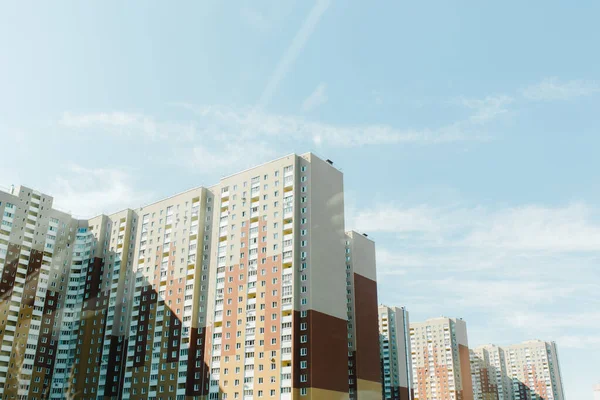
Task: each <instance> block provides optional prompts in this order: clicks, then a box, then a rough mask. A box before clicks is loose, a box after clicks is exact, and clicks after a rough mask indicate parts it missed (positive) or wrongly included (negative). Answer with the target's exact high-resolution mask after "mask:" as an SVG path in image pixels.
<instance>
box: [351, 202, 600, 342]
mask: <svg viewBox="0 0 600 400" xmlns="http://www.w3.org/2000/svg"><path fill="white" fill-rule="evenodd" d="M353 214H354V216H353V217H352V218H351V219H350V221H349V224H350V227H351V228H354V229H359V230H364V231H366V232H367V233H370V234H371V236H372V237H374V238H375V240H376V241H377V243H378V245H377V269H378V276H379V286H380V289H381V291H380V293H382V294H383V296H382V299H381V300H382V301H384V302H390V301H392V302H396V303H398V304H406V305H407V306H408V307H409V310H414V311H415V312H416V314H414V315H418V317H416V318H418V319H420V318H425V317H429V316H433V315H440V314H446V315H448V314H450V315H458V316H462V317H465V318H466V319H467V321H468V322H469V324H470V330H469V341H470V342H473V343H484V342H490V341H492V342H497V343H503V344H508V343H510V342H518V341H522V340H526V339H532V338H540V339H544V340H558V341H559V346H561V347H575V346H576V342H577V338H581V340H582V342H584V343H588V344H589V345H590V346H591V348H598V347H597V341H596V339H595V337H594V334H595V332H598V330H599V329H600V317H599V315H598V311H597V310H598V307H599V306H600V300H598V299H597V293H599V292H600V285H599V284H598V283H597V277H598V275H597V265H598V262H599V261H600V220H599V214H598V210H597V209H595V208H593V207H591V206H589V205H587V204H585V203H570V204H564V205H562V206H548V205H543V204H524V205H520V206H512V207H507V206H496V207H493V206H483V205H479V206H478V205H471V204H463V203H461V202H460V201H455V202H454V203H451V204H448V205H440V204H434V203H423V204H410V205H399V204H394V203H385V204H380V205H377V206H373V207H371V208H369V209H366V210H362V211H358V212H357V211H356V210H354V211H353ZM399 288H401V290H400V289H399ZM424 293H426V295H424ZM490 316H493V318H492V317H490ZM416 318H414V320H417V319H416ZM481 321H486V322H485V323H483V322H481ZM471 327H473V328H474V329H471ZM473 332H475V333H476V334H479V336H476V335H472V333H473ZM565 332H568V334H566V335H565ZM563 341H564V342H565V343H563Z"/></svg>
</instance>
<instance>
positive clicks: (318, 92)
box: [302, 83, 327, 112]
mask: <svg viewBox="0 0 600 400" xmlns="http://www.w3.org/2000/svg"><path fill="white" fill-rule="evenodd" d="M325 90H326V85H325V84H324V83H320V84H319V85H318V86H317V87H316V88H315V90H314V91H313V92H312V93H311V94H310V96H308V97H307V98H306V99H304V102H303V103H302V111H304V112H307V111H310V110H312V109H314V108H316V107H318V106H320V105H322V104H325V103H326V102H327V93H325Z"/></svg>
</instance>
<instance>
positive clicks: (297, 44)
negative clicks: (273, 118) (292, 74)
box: [258, 0, 331, 108]
mask: <svg viewBox="0 0 600 400" xmlns="http://www.w3.org/2000/svg"><path fill="white" fill-rule="evenodd" d="M330 4H331V0H317V1H316V3H315V5H314V6H313V8H312V9H311V10H310V12H309V14H308V16H307V17H306V19H305V20H304V23H303V24H302V27H301V28H300V30H298V32H297V33H296V36H295V37H294V39H293V40H292V43H291V44H290V46H289V47H288V48H287V50H286V51H285V54H284V55H283V57H282V58H281V60H279V63H278V64H277V67H276V68H275V72H273V74H272V75H271V78H270V79H269V82H268V83H267V86H266V87H265V90H264V91H263V93H262V95H261V97H260V100H259V102H258V107H259V108H263V107H264V106H266V105H267V104H269V102H270V101H271V97H273V94H274V93H275V91H276V90H277V87H278V86H279V83H280V82H281V81H282V80H283V79H284V78H285V76H286V75H287V73H288V71H289V69H290V67H291V66H292V65H293V64H294V62H295V61H296V59H297V58H298V56H299V55H300V53H301V52H302V49H303V48H304V46H305V45H306V43H307V42H308V39H309V38H310V36H311V35H312V33H313V31H314V30H315V28H316V27H317V25H318V23H319V21H320V20H321V17H322V16H323V14H325V11H327V9H328V8H329V6H330Z"/></svg>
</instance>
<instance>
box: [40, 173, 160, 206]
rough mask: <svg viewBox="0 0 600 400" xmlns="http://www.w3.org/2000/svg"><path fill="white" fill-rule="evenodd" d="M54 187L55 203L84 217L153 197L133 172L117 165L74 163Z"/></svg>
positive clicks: (140, 202)
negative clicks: (138, 187)
mask: <svg viewBox="0 0 600 400" xmlns="http://www.w3.org/2000/svg"><path fill="white" fill-rule="evenodd" d="M51 187H52V190H51V193H52V194H53V195H54V198H55V199H56V200H55V206H56V207H57V208H58V209H60V210H64V211H66V212H70V213H72V214H73V215H75V216H77V217H81V218H90V217H92V216H95V215H98V214H100V213H113V212H116V211H120V210H122V209H124V208H126V207H136V206H139V205H142V204H144V203H146V202H148V201H149V200H150V199H151V197H152V196H151V194H150V193H148V192H140V191H138V190H136V189H135V184H134V182H133V178H132V177H131V176H130V175H129V174H127V173H126V172H124V171H123V170H120V169H114V168H84V167H81V166H79V165H71V166H70V167H69V168H68V170H67V171H66V173H65V174H64V175H61V176H59V177H57V178H56V180H55V182H54V184H53V185H52V186H51Z"/></svg>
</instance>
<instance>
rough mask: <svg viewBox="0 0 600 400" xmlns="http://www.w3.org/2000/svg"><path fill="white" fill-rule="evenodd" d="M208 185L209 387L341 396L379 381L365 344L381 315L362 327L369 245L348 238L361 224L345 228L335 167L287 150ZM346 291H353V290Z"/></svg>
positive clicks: (220, 392) (214, 393)
mask: <svg viewBox="0 0 600 400" xmlns="http://www.w3.org/2000/svg"><path fill="white" fill-rule="evenodd" d="M212 190H213V192H214V193H215V196H216V200H215V210H216V213H215V218H214V220H215V222H216V223H215V226H214V229H213V231H212V235H213V241H214V242H215V243H217V245H215V246H214V251H213V256H214V257H213V258H212V259H211V278H210V279H211V281H214V282H216V285H215V286H214V291H212V292H211V293H209V297H210V298H213V297H214V298H215V299H216V301H215V302H211V303H210V304H209V309H208V324H207V326H208V327H207V336H206V338H207V349H208V351H207V352H206V355H205V361H206V364H207V365H208V366H209V368H210V386H209V398H211V399H212V398H218V396H220V397H219V398H226V399H235V398H245V399H251V398H260V397H266V398H268V397H277V398H281V399H291V398H297V397H298V398H300V397H303V396H308V398H313V399H342V398H348V393H349V391H350V390H351V389H352V390H356V391H358V392H362V391H364V392H365V394H367V393H369V392H375V391H378V390H379V386H378V383H379V379H378V376H374V375H373V374H372V371H373V370H375V369H377V366H378V364H375V365H371V364H369V363H373V362H375V361H376V360H374V358H373V357H369V356H370V354H369V351H370V350H371V348H370V347H368V346H369V345H370V343H369V340H375V341H376V340H377V332H376V329H377V327H376V325H373V326H372V327H370V326H369V323H370V322H369V321H370V320H371V319H373V316H375V315H376V312H377V311H376V307H377V297H376V289H375V288H376V285H375V283H374V282H375V274H374V255H373V254H372V253H368V254H366V255H364V256H363V255H362V251H370V252H372V249H371V246H370V245H367V244H365V243H363V241H362V240H361V241H360V242H358V243H357V245H356V246H354V245H353V244H354V243H355V241H354V240H352V238H353V237H354V236H356V235H354V234H350V235H349V236H348V239H347V236H346V235H345V233H344V196H343V182H342V174H341V172H340V171H338V170H337V169H336V168H334V167H333V166H332V165H331V164H330V163H329V162H326V161H323V160H321V159H319V158H317V157H315V156H314V155H312V154H305V155H302V156H296V155H292V156H287V157H283V158H281V159H279V160H275V161H273V162H270V163H267V164H264V165H261V166H259V167H256V168H253V169H250V170H247V171H243V172H241V173H239V174H235V175H232V176H229V177H226V178H223V179H222V180H221V182H220V183H219V185H217V186H216V187H214V188H212ZM347 240H348V242H350V243H351V244H349V248H350V249H351V250H350V251H351V252H353V254H352V255H351V256H350V255H348V256H347V255H346V251H347V249H346V241H347ZM363 257H364V258H365V259H366V261H365V262H363ZM347 260H348V261H347ZM353 260H355V261H353ZM353 269H354V276H352V270H353ZM347 274H349V275H347ZM348 291H351V292H353V293H355V295H354V297H352V298H351V299H350V301H348V297H347V294H348ZM359 296H363V297H359ZM355 298H357V299H358V301H354V299H355ZM370 307H372V308H373V309H372V310H371V309H369V308H370ZM352 313H353V315H354V320H353V321H351V323H350V325H349V324H348V318H349V314H352ZM362 318H366V319H367V322H364V323H363V321H362V320H361V319H362ZM354 339H356V340H354ZM375 345H376V342H375ZM361 346H365V349H366V352H364V351H363V350H362V349H361ZM371 346H372V345H371ZM353 349H356V350H353ZM350 352H353V353H354V352H355V358H356V361H355V363H354V365H353V366H351V367H349V366H348V362H349V361H348V358H349V353H350ZM365 353H366V354H365ZM351 357H352V356H351ZM349 375H350V376H349ZM349 382H352V385H356V388H355V389H353V388H351V387H350V386H349ZM367 398H368V397H367Z"/></svg>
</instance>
